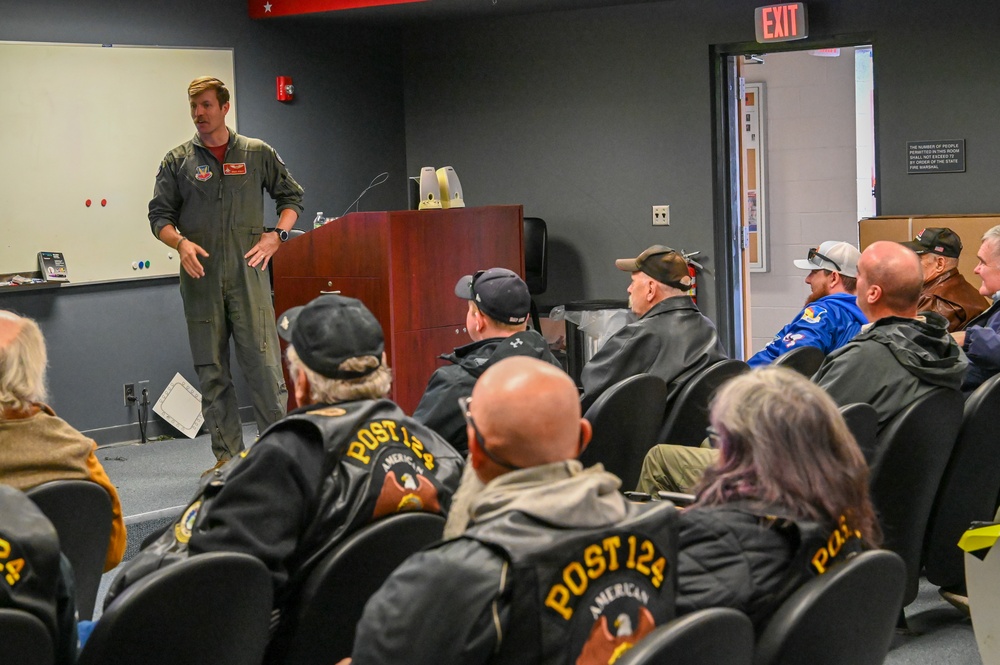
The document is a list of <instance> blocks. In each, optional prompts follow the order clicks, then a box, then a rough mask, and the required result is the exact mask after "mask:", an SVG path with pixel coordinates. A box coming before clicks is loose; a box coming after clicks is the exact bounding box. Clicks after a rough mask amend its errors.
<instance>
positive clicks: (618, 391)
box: [580, 374, 667, 490]
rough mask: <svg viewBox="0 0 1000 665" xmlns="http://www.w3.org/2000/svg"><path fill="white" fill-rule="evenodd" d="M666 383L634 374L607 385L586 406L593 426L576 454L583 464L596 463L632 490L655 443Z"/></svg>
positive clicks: (661, 416) (586, 415)
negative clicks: (605, 388)
mask: <svg viewBox="0 0 1000 665" xmlns="http://www.w3.org/2000/svg"><path fill="white" fill-rule="evenodd" d="M666 399H667V384H666V383H664V382H663V379H661V378H659V377H656V376H653V375H651V374H636V375H635V376H630V377H629V378H627V379H622V380H621V381H619V382H618V383H616V384H615V385H613V386H611V387H610V388H608V389H607V390H605V391H604V392H603V393H601V395H600V397H598V398H597V400H596V401H595V402H594V403H593V404H592V405H591V406H590V408H589V409H587V413H586V414H584V418H586V419H587V420H589V421H590V424H591V425H592V426H593V428H594V436H593V438H592V439H591V441H590V445H588V446H587V448H586V449H585V450H584V451H583V453H582V454H581V455H580V461H581V462H583V463H584V465H586V466H590V465H592V464H596V463H597V462H600V463H601V464H603V465H604V468H605V469H606V470H608V471H610V472H611V473H613V474H615V475H616V476H618V477H619V478H621V481H622V488H624V489H626V490H632V489H635V487H636V485H638V484H639V471H641V470H642V460H643V459H644V458H645V457H646V453H647V452H648V451H649V449H650V448H652V447H653V445H654V444H655V443H656V435H657V433H658V432H659V431H660V424H661V423H662V419H663V404H664V401H665V400H666Z"/></svg>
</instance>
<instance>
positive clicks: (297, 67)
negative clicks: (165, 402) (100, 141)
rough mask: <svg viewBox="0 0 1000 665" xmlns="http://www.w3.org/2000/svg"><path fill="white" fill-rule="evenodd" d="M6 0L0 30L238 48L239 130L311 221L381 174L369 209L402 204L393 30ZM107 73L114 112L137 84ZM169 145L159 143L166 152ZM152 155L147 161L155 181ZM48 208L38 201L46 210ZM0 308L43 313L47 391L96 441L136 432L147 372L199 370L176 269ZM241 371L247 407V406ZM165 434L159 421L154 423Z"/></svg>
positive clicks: (183, 108)
mask: <svg viewBox="0 0 1000 665" xmlns="http://www.w3.org/2000/svg"><path fill="white" fill-rule="evenodd" d="M8 4H12V5H13V6H10V7H5V8H4V11H3V20H2V21H0V39H3V40H12V41H53V42H88V43H120V44H143V45H164V46H169V45H173V46H215V47H233V48H234V49H235V64H236V82H235V89H236V94H237V101H238V103H239V121H240V126H239V130H240V131H241V133H244V134H247V135H249V136H257V137H260V138H263V139H264V140H266V141H268V142H269V143H271V144H272V145H273V146H274V147H275V148H277V149H278V151H279V152H280V153H281V155H282V157H283V158H284V159H285V161H286V162H287V163H288V165H289V168H290V169H291V171H292V174H293V175H294V176H295V178H296V179H297V180H298V181H299V182H300V183H301V184H302V186H303V187H304V188H305V190H306V198H305V205H306V212H305V214H304V215H303V217H304V219H303V220H300V226H302V227H303V228H308V227H309V224H311V222H312V219H313V217H314V214H315V211H317V210H323V211H324V212H325V213H326V214H328V215H331V216H332V215H339V214H340V213H341V212H342V211H343V210H344V209H345V208H346V207H347V206H348V204H350V203H351V201H353V200H354V198H355V197H356V196H357V195H358V194H359V193H360V192H361V190H362V189H364V187H365V186H367V185H368V183H369V182H370V181H371V179H372V178H373V177H374V176H375V175H376V174H378V173H380V172H382V171H389V173H390V179H389V181H388V182H387V183H386V184H385V185H383V186H381V187H379V188H376V189H373V190H372V191H370V192H369V193H368V195H367V196H366V197H365V199H364V200H363V201H362V203H361V206H362V208H361V209H362V210H385V209H396V208H400V207H405V205H406V184H405V155H404V140H403V107H402V103H403V97H402V73H401V71H400V70H399V67H398V62H399V60H400V57H399V48H398V40H397V39H395V38H394V32H393V31H392V30H389V29H384V28H383V29H379V30H367V29H361V28H358V27H356V26H355V27H345V26H339V27H338V26H330V25H323V24H321V23H319V22H317V21H315V20H309V19H308V18H306V19H301V18H294V19H278V20H272V21H264V22H260V21H256V22H255V21H250V19H248V18H247V10H246V3H245V2H242V1H241V0H226V1H215V2H205V1H203V0H202V1H197V2H196V1H193V0H176V1H173V0H172V1H171V2H164V1H163V0H154V1H152V2H144V3H134V2H120V1H115V0H88V2H74V1H73V0H40V1H37V2H30V3H28V2H24V3H8ZM279 74H280V75H288V76H292V77H293V78H294V81H295V84H296V88H297V93H298V95H297V99H296V101H295V102H294V103H293V104H290V105H285V104H281V103H279V102H277V101H275V99H274V79H275V76H277V75H279ZM107 84H108V90H107V94H108V113H109V114H115V113H129V100H128V82H127V81H108V82H107ZM177 113H187V100H186V99H185V91H184V90H178V91H177ZM193 134H194V128H193V126H192V135H193ZM172 147H173V146H170V145H164V146H163V152H164V154H165V153H166V152H167V151H168V150H169V149H170V148H172ZM156 166H157V165H156V164H150V166H149V173H150V181H149V186H150V192H152V184H153V174H154V173H155V172H156ZM44 211H45V205H44V202H41V201H40V202H39V205H38V213H39V217H40V218H43V217H44ZM271 218H272V220H273V219H274V215H273V209H272V212H271ZM136 224H147V222H146V221H145V220H144V219H137V220H136ZM4 231H5V232H16V231H15V230H8V229H4ZM93 231H94V233H101V229H94V230H93ZM70 269H71V270H72V266H70ZM0 308H4V309H11V310H14V311H17V312H20V313H23V314H25V315H29V316H31V317H33V318H36V319H37V320H38V321H39V324H40V325H41V327H42V329H43V332H44V333H45V335H46V338H47V340H48V344H49V355H50V370H49V387H50V393H51V396H50V402H51V404H52V406H53V408H55V410H56V412H57V413H59V414H60V415H61V416H63V417H64V418H65V419H66V420H67V421H69V422H70V423H71V424H72V425H74V426H75V427H77V428H78V429H81V430H84V431H87V432H88V433H90V434H91V435H92V436H94V437H95V438H96V439H97V440H98V441H99V442H102V443H104V442H111V441H121V440H131V439H136V438H138V427H137V426H136V425H135V423H136V422H137V413H136V409H135V408H134V407H132V408H126V407H124V406H123V403H122V395H121V390H122V384H123V383H126V382H138V381H140V380H149V381H150V393H151V394H152V395H153V397H154V398H155V397H156V396H158V395H159V394H160V393H161V392H162V391H163V388H164V387H165V386H166V385H167V383H168V382H169V381H170V379H171V378H172V377H173V375H174V373H175V372H178V371H179V372H180V373H181V374H183V375H184V376H185V377H187V378H188V380H191V381H194V380H195V379H196V377H195V375H194V371H193V368H192V366H191V359H190V354H189V351H188V344H187V332H186V328H185V326H184V317H183V311H182V307H181V301H180V295H179V294H178V291H177V279H176V278H168V279H162V280H154V281H140V282H126V283H119V284H108V285H101V286H80V287H70V288H64V289H60V290H58V291H31V292H20V293H18V292H13V293H6V292H5V293H2V294H0ZM238 379H239V380H238V387H239V389H240V394H241V404H249V400H248V398H247V397H246V390H245V384H243V382H242V380H241V377H238ZM150 420H151V422H154V423H155V421H156V420H157V419H156V418H155V417H151V419H150ZM165 430H166V431H168V432H170V433H173V431H172V429H171V428H169V427H165ZM160 431H161V430H160V428H159V427H158V426H156V425H155V424H154V427H153V428H152V429H151V432H152V434H157V433H160Z"/></svg>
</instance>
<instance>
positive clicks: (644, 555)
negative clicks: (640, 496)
mask: <svg viewBox="0 0 1000 665" xmlns="http://www.w3.org/2000/svg"><path fill="white" fill-rule="evenodd" d="M675 514H676V511H675V509H674V507H673V506H672V505H671V504H669V503H666V502H663V503H659V504H645V505H642V504H629V506H628V516H627V517H626V518H625V519H624V520H622V521H621V522H620V523H619V524H617V525H615V526H614V527H612V528H599V529H586V530H580V529H576V530H563V531H560V530H556V529H552V528H550V527H548V526H547V525H545V524H542V523H539V522H538V521H536V520H535V519H532V518H531V517H528V516H526V515H524V514H523V513H520V512H509V513H507V514H505V515H503V516H502V517H500V518H497V519H493V520H489V521H486V522H482V523H479V524H476V525H475V526H473V527H472V528H470V529H469V530H468V531H466V533H465V534H464V536H463V537H464V538H468V539H471V540H475V541H478V542H480V543H482V544H484V545H487V546H488V547H490V548H492V549H494V550H497V551H498V552H500V553H501V554H502V556H503V559H504V561H505V563H506V574H505V575H504V589H503V590H502V591H501V595H502V596H506V598H505V601H504V602H505V604H506V605H508V606H509V608H510V609H509V617H510V618H509V621H508V623H507V625H506V626H505V631H504V632H503V634H498V635H497V642H498V644H497V652H496V656H495V657H494V658H492V659H491V660H490V663H491V664H493V665H499V664H500V663H512V664H513V663H524V662H529V661H530V662H533V663H551V664H553V665H555V664H557V663H558V664H560V665H561V664H563V663H565V664H569V663H577V665H598V664H601V665H603V664H604V663H609V662H613V661H614V660H616V659H617V658H618V657H619V656H620V655H621V654H622V653H624V652H625V651H627V650H628V649H630V648H631V647H632V646H634V644H635V643H636V642H638V641H639V640H641V639H642V638H643V637H645V636H646V635H647V634H649V633H650V632H651V631H652V630H653V629H654V628H656V627H657V626H659V625H662V624H664V623H666V622H667V621H669V620H670V619H672V618H673V617H674V586H675V584H676V572H677V571H676V560H677V542H676V535H675V530H674V518H675ZM498 633H499V631H498Z"/></svg>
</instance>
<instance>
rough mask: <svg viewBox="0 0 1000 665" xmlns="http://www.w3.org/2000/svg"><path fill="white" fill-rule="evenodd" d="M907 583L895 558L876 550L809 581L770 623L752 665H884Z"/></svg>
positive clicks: (900, 562)
mask: <svg viewBox="0 0 1000 665" xmlns="http://www.w3.org/2000/svg"><path fill="white" fill-rule="evenodd" d="M905 577H906V566H905V565H904V564H903V560H902V559H900V558H899V556H898V555H897V554H894V553H893V552H888V551H886V550H872V551H870V552H863V553H862V554H859V555H858V556H857V557H855V558H854V559H851V560H850V561H847V562H846V563H843V564H839V565H837V566H834V567H833V568H831V569H830V570H828V571H827V572H826V573H825V574H823V575H820V576H819V577H816V578H814V579H811V580H809V581H808V582H806V583H805V584H804V585H802V587H801V588H800V589H798V590H797V591H795V593H793V594H792V595H791V596H789V597H788V599H787V600H786V601H785V602H784V603H782V604H781V606H780V607H779V608H778V611H777V612H775V613H774V615H773V616H772V617H771V619H770V621H768V623H767V626H766V627H765V628H764V631H763V632H762V633H761V636H760V639H759V640H758V641H757V649H756V651H755V653H754V658H753V662H754V665H802V664H803V663H809V665H847V664H848V663H849V664H850V665H882V662H883V661H884V660H885V655H886V653H888V651H889V645H890V643H891V642H892V638H893V635H895V632H896V618H897V617H898V615H899V612H900V610H901V607H902V597H903V587H904V584H905Z"/></svg>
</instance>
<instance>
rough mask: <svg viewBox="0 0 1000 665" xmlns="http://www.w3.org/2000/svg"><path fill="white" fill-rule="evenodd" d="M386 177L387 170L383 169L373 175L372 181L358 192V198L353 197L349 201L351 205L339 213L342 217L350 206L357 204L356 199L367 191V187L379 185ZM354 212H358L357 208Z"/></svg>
mask: <svg viewBox="0 0 1000 665" xmlns="http://www.w3.org/2000/svg"><path fill="white" fill-rule="evenodd" d="M380 178H381V180H380ZM388 179H389V172H388V171H383V172H382V173H379V174H378V175H377V176H375V177H374V178H372V181H371V182H370V183H368V186H367V187H365V189H364V191H362V192H361V193H360V194H358V198H356V199H354V201H352V202H351V205H349V206H347V209H345V210H344V212H342V213H340V216H341V217H343V216H344V215H346V214H347V213H348V212H350V210H351V208H352V207H354V206H356V205H357V204H358V201H360V200H361V197H362V196H364V195H365V194H367V193H368V190H369V189H371V188H372V187H378V186H379V185H381V184H382V183H383V182H385V181H386V180H388ZM354 212H358V211H357V209H355V210H354Z"/></svg>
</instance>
